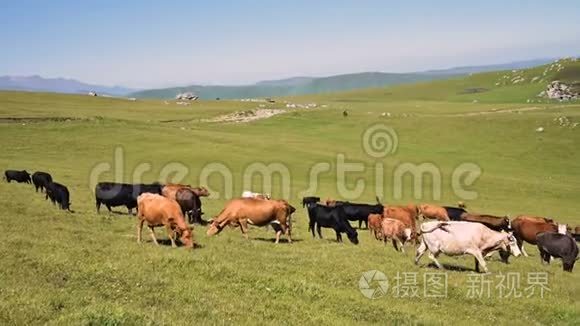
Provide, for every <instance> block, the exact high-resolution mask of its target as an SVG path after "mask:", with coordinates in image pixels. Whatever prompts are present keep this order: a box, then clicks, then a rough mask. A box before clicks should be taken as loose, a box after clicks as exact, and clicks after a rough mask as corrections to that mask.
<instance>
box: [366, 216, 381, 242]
mask: <svg viewBox="0 0 580 326" xmlns="http://www.w3.org/2000/svg"><path fill="white" fill-rule="evenodd" d="M382 220H383V216H382V215H381V214H370V215H369V232H370V233H371V234H374V236H375V239H377V240H380V239H382V238H383V227H382V224H381V223H382Z"/></svg>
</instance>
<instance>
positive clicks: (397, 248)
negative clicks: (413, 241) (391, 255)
mask: <svg viewBox="0 0 580 326" xmlns="http://www.w3.org/2000/svg"><path fill="white" fill-rule="evenodd" d="M396 239H397V238H395V237H393V239H392V240H391V241H392V242H393V247H394V248H395V250H396V251H399V247H398V246H397V240H396Z"/></svg>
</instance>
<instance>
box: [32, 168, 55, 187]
mask: <svg viewBox="0 0 580 326" xmlns="http://www.w3.org/2000/svg"><path fill="white" fill-rule="evenodd" d="M51 182H52V176H51V175H50V174H48V173H46V172H40V171H37V172H34V173H33V174H32V183H33V184H34V189H35V190H36V192H38V189H40V192H43V191H44V189H45V188H46V186H47V185H48V184H49V183H51Z"/></svg>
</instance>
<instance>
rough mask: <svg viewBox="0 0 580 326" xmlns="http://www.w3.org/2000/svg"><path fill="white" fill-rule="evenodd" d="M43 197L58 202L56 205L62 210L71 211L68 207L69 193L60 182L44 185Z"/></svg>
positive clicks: (54, 202)
mask: <svg viewBox="0 0 580 326" xmlns="http://www.w3.org/2000/svg"><path fill="white" fill-rule="evenodd" d="M45 193H46V195H45V197H44V199H45V200H46V199H49V198H50V201H51V202H52V203H53V204H58V207H59V208H60V209H63V210H67V211H69V212H72V211H71V209H70V205H71V203H70V194H69V191H68V189H67V188H66V187H65V186H63V185H61V184H60V183H56V182H51V183H49V184H47V185H46V188H45Z"/></svg>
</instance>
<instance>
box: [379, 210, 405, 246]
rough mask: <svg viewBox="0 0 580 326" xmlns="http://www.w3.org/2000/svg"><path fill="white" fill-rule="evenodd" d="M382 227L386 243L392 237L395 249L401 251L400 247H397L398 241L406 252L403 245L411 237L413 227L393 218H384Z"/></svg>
mask: <svg viewBox="0 0 580 326" xmlns="http://www.w3.org/2000/svg"><path fill="white" fill-rule="evenodd" d="M381 227H382V233H383V241H384V243H385V244H387V241H388V240H389V239H391V240H392V241H393V247H395V250H397V251H399V248H397V243H398V244H399V246H400V247H401V252H405V249H404V248H403V246H404V245H405V242H407V240H410V239H411V228H410V227H407V226H405V224H403V222H401V221H399V220H395V219H392V218H384V219H383V221H382V222H381Z"/></svg>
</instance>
